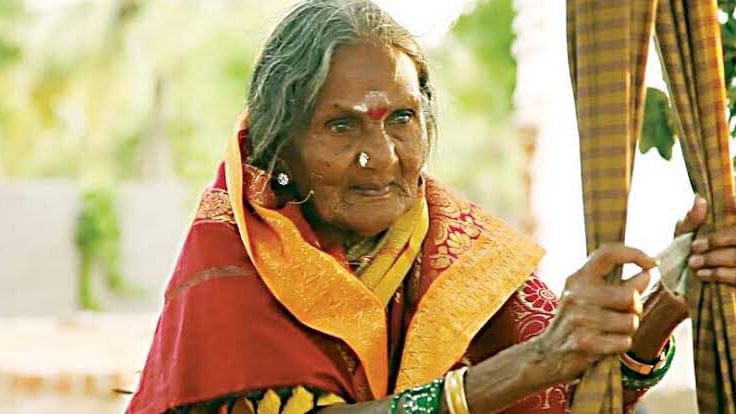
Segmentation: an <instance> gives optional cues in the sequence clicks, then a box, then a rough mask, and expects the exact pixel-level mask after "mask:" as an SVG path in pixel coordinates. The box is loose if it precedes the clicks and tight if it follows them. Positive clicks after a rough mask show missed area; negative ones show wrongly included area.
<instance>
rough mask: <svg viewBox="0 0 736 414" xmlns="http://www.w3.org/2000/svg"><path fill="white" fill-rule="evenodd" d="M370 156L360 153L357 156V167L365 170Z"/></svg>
mask: <svg viewBox="0 0 736 414" xmlns="http://www.w3.org/2000/svg"><path fill="white" fill-rule="evenodd" d="M370 159H371V156H370V155H368V154H366V153H365V152H361V153H360V154H358V165H359V166H360V167H361V168H366V167H367V166H368V161H370Z"/></svg>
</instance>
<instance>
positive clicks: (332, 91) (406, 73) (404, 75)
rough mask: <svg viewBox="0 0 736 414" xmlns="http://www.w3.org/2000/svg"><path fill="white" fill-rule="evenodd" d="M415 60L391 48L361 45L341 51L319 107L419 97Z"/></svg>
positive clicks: (336, 53)
mask: <svg viewBox="0 0 736 414" xmlns="http://www.w3.org/2000/svg"><path fill="white" fill-rule="evenodd" d="M419 94H420V90H419V76H418V72H417V68H416V64H415V63H414V61H413V60H412V59H411V58H410V57H409V56H408V55H407V54H405V53H403V52H401V51H398V50H396V49H394V48H390V47H388V46H374V45H370V44H358V45H351V46H344V47H341V48H339V49H338V50H337V51H336V52H335V55H334V57H333V60H332V64H331V66H330V73H329V74H328V76H327V79H326V81H325V84H324V86H323V87H322V90H321V91H320V96H319V99H318V105H319V106H323V105H331V104H332V103H333V102H336V103H350V102H352V104H354V105H358V104H364V105H368V106H371V105H372V104H391V103H394V101H407V100H412V101H413V100H416V99H418V98H419Z"/></svg>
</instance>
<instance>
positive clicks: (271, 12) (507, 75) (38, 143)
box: [0, 0, 523, 219]
mask: <svg viewBox="0 0 736 414" xmlns="http://www.w3.org/2000/svg"><path fill="white" fill-rule="evenodd" d="M0 3H2V4H3V7H2V8H0V13H3V15H4V16H5V18H0V24H2V27H3V31H2V32H0V33H2V35H0V62H6V63H5V64H3V63H0V89H2V90H8V91H12V93H11V95H10V97H9V98H10V99H3V100H2V101H0V175H6V176H10V177H51V176H53V177H68V178H72V179H77V180H80V181H81V182H83V183H91V184H100V183H102V184H107V185H109V184H110V183H114V182H117V181H119V180H130V179H149V178H151V177H155V176H156V175H157V174H161V173H162V170H163V173H164V174H165V173H166V170H167V169H169V170H171V171H170V175H175V176H177V177H179V178H180V179H181V180H183V181H185V182H187V183H190V184H191V188H193V189H198V188H200V187H201V186H202V185H203V184H204V183H205V182H207V181H208V180H209V179H210V178H211V176H212V173H213V171H214V169H215V166H216V164H217V162H218V161H219V160H220V159H221V157H222V152H223V148H224V143H225V140H226V138H227V136H228V135H229V133H230V131H231V129H232V126H233V124H234V121H235V120H236V118H237V116H238V114H239V112H240V111H241V110H242V108H243V106H244V99H245V95H246V90H247V86H248V85H247V83H248V79H249V77H250V73H251V71H252V66H253V64H254V60H255V57H256V55H257V52H258V50H259V48H260V47H261V44H262V42H263V41H264V40H265V37H266V35H267V34H268V31H269V30H270V28H271V27H272V25H273V24H274V23H275V21H276V19H277V17H278V16H279V15H280V14H281V13H282V12H283V11H284V10H285V9H286V8H287V7H288V5H290V4H291V3H293V0H275V1H270V2H266V3H264V2H260V1H257V0H237V1H229V2H223V1H217V2H215V1H192V2H188V3H187V6H186V7H181V5H180V4H179V3H176V2H169V1H155V0H151V1H143V0H105V1H93V2H90V1H82V2H77V3H71V5H69V6H64V7H60V8H58V10H54V11H53V12H40V11H28V10H26V11H23V10H22V9H21V8H20V5H21V2H20V0H13V2H12V3H11V2H0ZM12 4H15V6H11V5H12ZM11 15H12V16H11ZM513 15H514V13H513V8H512V1H511V0H485V1H479V2H478V3H477V5H476V6H475V7H474V8H472V9H471V10H470V12H469V13H467V14H465V15H463V16H461V17H460V18H459V19H458V20H457V22H456V24H455V26H454V27H453V29H452V30H451V32H450V33H449V34H448V36H447V38H446V39H445V40H444V41H443V42H442V43H441V44H440V45H439V46H437V47H435V48H433V49H432V50H431V51H430V55H431V61H432V63H433V67H434V78H435V81H436V83H437V89H438V93H437V95H438V99H439V101H440V117H439V128H440V138H439V145H438V147H437V148H436V151H435V153H434V154H433V162H432V163H431V171H432V172H433V173H434V174H435V175H437V176H439V177H440V178H442V179H443V180H445V181H447V182H448V183H449V184H451V185H454V186H456V187H459V188H461V189H463V190H465V191H466V192H467V193H468V195H469V196H470V197H471V198H474V199H476V200H477V201H479V202H480V203H481V204H483V205H485V206H486V207H490V208H492V209H493V210H494V211H496V212H497V213H499V214H500V215H502V216H504V217H506V218H510V219H513V218H514V217H515V215H516V214H517V211H518V206H519V205H520V202H521V198H522V197H523V194H522V192H521V190H520V189H521V188H523V186H522V183H521V177H520V174H519V171H520V167H521V161H520V160H521V155H520V154H521V152H520V151H521V150H520V148H519V143H518V140H517V138H516V135H515V131H514V129H513V127H512V126H511V125H510V121H509V115H510V112H511V106H512V104H511V96H512V92H513V88H514V81H515V73H516V68H515V63H514V59H513V57H512V56H511V52H510V48H511V42H512V40H513V35H512V30H511V23H512V20H513ZM458 74H462V76H458ZM162 147H165V148H166V149H167V151H168V152H167V153H166V154H165V155H166V157H167V158H169V163H168V164H167V163H166V162H164V163H163V164H162V162H161V159H160V158H161V156H160V154H161V148H162ZM151 165H154V166H156V165H158V168H153V169H152V168H151Z"/></svg>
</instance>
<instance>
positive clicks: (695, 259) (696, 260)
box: [687, 255, 703, 267]
mask: <svg viewBox="0 0 736 414" xmlns="http://www.w3.org/2000/svg"><path fill="white" fill-rule="evenodd" d="M687 264H689V265H690V267H700V266H702V265H703V256H700V255H695V256H691V257H690V259H689V260H688V261H687Z"/></svg>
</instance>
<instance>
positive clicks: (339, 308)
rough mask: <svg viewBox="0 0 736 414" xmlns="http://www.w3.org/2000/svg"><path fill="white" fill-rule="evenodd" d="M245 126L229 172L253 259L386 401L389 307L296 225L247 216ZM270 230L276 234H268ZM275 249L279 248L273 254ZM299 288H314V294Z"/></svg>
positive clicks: (272, 216)
mask: <svg viewBox="0 0 736 414" xmlns="http://www.w3.org/2000/svg"><path fill="white" fill-rule="evenodd" d="M244 126H245V120H244V119H243V120H241V122H240V124H239V126H238V128H237V130H236V131H235V133H234V134H233V137H234V138H233V139H232V140H231V141H230V143H229V145H228V147H227V150H226V156H225V171H226V181H227V186H228V190H229V191H228V192H229V194H230V202H231V204H232V208H233V214H234V217H235V221H236V223H237V226H238V229H239V232H240V236H241V239H242V240H243V245H244V246H245V249H246V251H247V253H248V256H249V257H250V259H251V261H252V262H253V264H254V266H255V267H256V269H257V270H258V273H259V275H260V277H261V279H262V280H263V282H264V283H265V284H266V286H267V287H268V289H269V290H270V291H271V293H272V294H273V295H274V297H275V298H276V299H277V300H278V301H279V302H280V303H281V304H282V305H284V306H285V307H286V308H287V309H288V310H289V312H291V314H292V315H294V317H296V318H297V319H298V320H299V321H300V322H301V323H303V324H304V325H306V326H307V327H309V328H312V329H315V330H317V331H319V332H322V333H324V334H327V335H330V336H333V337H335V338H338V339H341V340H342V341H344V342H345V343H346V344H348V346H350V348H351V349H352V350H353V351H354V352H355V354H356V355H357V357H358V359H359V360H360V362H361V363H362V365H363V367H364V369H365V373H366V377H367V379H368V384H369V386H370V389H371V392H372V394H373V396H374V397H375V398H383V397H385V396H386V394H387V389H388V349H387V348H388V345H387V344H388V331H387V322H386V316H385V313H384V305H383V303H382V302H381V301H380V300H379V299H378V297H377V296H376V295H374V294H373V292H371V291H370V290H368V288H366V287H365V285H364V284H363V283H362V282H361V281H360V280H359V279H358V278H356V277H355V276H353V275H352V274H351V273H350V272H348V271H347V270H346V269H345V268H343V267H342V266H341V265H340V264H339V263H338V262H337V261H336V260H334V258H332V257H331V256H329V255H328V254H326V253H324V252H322V251H320V250H318V249H316V248H314V247H313V246H311V245H310V244H309V243H306V242H305V241H304V240H303V238H302V236H301V233H300V232H299V230H298V229H297V227H296V226H295V225H294V223H292V222H291V221H290V220H288V219H286V218H285V217H283V216H282V215H280V214H279V213H277V212H275V211H272V210H269V209H267V208H264V207H260V206H258V205H257V204H252V207H253V208H254V209H256V211H257V213H258V215H259V216H260V218H261V219H262V220H263V222H259V219H258V218H256V217H253V216H251V215H249V214H248V215H247V214H246V212H245V207H244V204H243V190H242V189H243V162H242V159H241V153H240V144H239V141H238V131H239V130H240V129H242V128H243V127H244ZM264 226H270V227H271V228H272V229H273V230H275V231H269V229H265V231H264ZM251 232H260V234H259V239H258V243H251V241H250V234H251ZM274 233H278V234H274ZM271 245H272V246H279V247H277V248H275V249H274V248H270V249H269V248H268V247H269V246H271ZM307 258H308V259H307ZM299 287H302V288H305V287H309V292H307V291H305V289H300V288H299Z"/></svg>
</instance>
